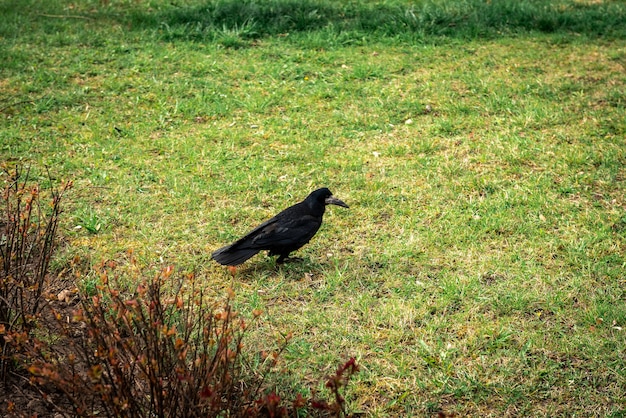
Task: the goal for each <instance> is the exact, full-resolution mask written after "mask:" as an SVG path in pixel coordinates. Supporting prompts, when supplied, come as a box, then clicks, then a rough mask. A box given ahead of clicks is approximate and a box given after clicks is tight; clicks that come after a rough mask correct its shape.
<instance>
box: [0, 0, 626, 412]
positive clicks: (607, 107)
mask: <svg viewBox="0 0 626 418" xmlns="http://www.w3.org/2000/svg"><path fill="white" fill-rule="evenodd" d="M0 14H1V15H3V16H4V17H3V19H2V22H0V60H1V64H0V164H2V165H3V166H4V167H11V166H15V165H16V164H21V165H26V166H31V167H32V168H31V172H32V173H33V176H34V177H35V178H40V179H42V181H44V180H45V178H46V176H47V175H46V167H47V168H48V170H49V172H50V174H51V176H52V177H53V178H54V179H55V180H58V181H60V180H62V179H63V180H73V181H74V184H75V186H74V188H73V189H72V191H71V193H70V194H69V195H68V198H67V200H66V204H65V213H64V219H63V224H62V231H61V234H62V236H63V240H64V242H65V245H64V247H63V249H62V251H61V252H59V254H57V258H56V260H55V262H54V269H55V271H56V272H58V273H60V274H65V273H68V272H72V273H74V274H76V277H77V279H78V283H79V286H83V287H84V288H87V289H88V288H89V287H90V286H94V285H95V284H96V283H97V281H98V275H97V273H96V272H95V271H94V270H93V269H92V267H93V266H94V265H97V264H98V263H100V262H102V261H103V260H116V261H118V262H119V263H121V264H122V265H123V264H124V263H125V261H126V260H127V258H128V257H129V256H128V251H129V250H132V251H133V253H134V254H135V256H137V257H138V259H139V260H140V263H141V264H142V265H143V266H146V268H154V267H156V266H160V265H163V264H173V265H175V266H176V268H177V269H178V270H181V271H192V270H193V271H196V272H197V274H198V275H200V276H202V277H205V280H206V282H207V284H208V285H210V286H211V287H212V288H213V289H215V293H216V294H223V293H225V291H226V289H227V288H232V289H234V291H235V294H236V296H235V297H236V304H237V305H238V306H239V307H240V309H241V310H242V311H247V312H250V311H252V310H253V309H261V310H263V311H264V312H265V314H264V316H263V320H262V323H261V325H260V326H259V327H258V328H257V329H256V331H255V335H253V336H251V338H250V340H249V343H250V346H251V349H252V350H256V349H257V348H259V347H261V348H262V347H265V346H272V344H274V341H275V339H276V338H277V336H279V335H281V334H287V333H293V339H292V340H291V342H290V345H289V346H288V348H287V351H286V352H285V355H284V358H283V361H284V366H285V368H286V369H287V370H289V373H286V374H284V375H283V376H282V377H281V379H282V380H281V381H279V382H278V384H279V385H281V386H282V387H283V388H284V389H283V390H287V391H298V390H303V387H304V386H306V385H305V384H306V383H309V382H316V381H318V380H320V379H321V377H323V376H324V375H325V374H328V373H332V372H333V370H334V368H335V367H336V366H337V365H338V364H339V363H341V362H343V361H345V360H346V359H347V358H348V357H350V356H354V357H356V359H357V361H358V363H359V364H360V365H361V373H360V374H358V376H357V377H356V379H355V381H354V383H353V384H352V386H351V387H350V389H349V391H348V397H349V401H350V410H351V411H353V412H364V413H365V416H372V417H386V416H431V415H433V414H436V413H437V412H438V411H444V412H446V413H457V414H458V415H459V416H498V417H500V416H550V417H554V416H614V417H621V416H625V415H626V402H625V400H624V399H626V396H625V394H626V331H625V329H626V274H625V271H626V256H625V254H626V183H625V181H626V168H625V167H626V4H625V3H623V2H619V1H611V0H598V1H586V0H567V1H566V0H559V1H547V0H546V1H544V0H537V1H530V0H522V1H513V0H492V1H491V2H484V1H479V0H466V1H463V2H457V1H453V0H437V1H435V0H424V1H421V0H418V1H417V2H414V3H411V2H407V1H403V0H384V1H379V2H374V1H362V2H355V1H349V0H340V1H330V0H320V1H311V0H303V1H292V0H258V1H256V2H255V1H251V0H246V1H235V0H221V1H209V0H204V1H200V0H181V1H175V2H170V1H164V0H151V1H130V0H110V1H95V0H81V1H74V2H72V1H66V0H52V1H41V0H24V1H20V2H15V1H12V0H0ZM322 186H327V187H329V188H330V189H331V190H332V191H333V193H334V194H335V195H336V196H337V197H339V198H340V199H342V200H344V201H345V202H346V203H348V204H349V205H350V209H349V210H344V209H342V208H338V207H334V206H333V207H330V208H329V209H328V211H327V213H326V217H325V223H324V225H323V226H322V228H321V230H320V232H319V233H318V235H317V236H316V237H315V238H314V240H313V241H312V242H311V243H310V244H309V245H307V246H305V247H304V248H303V249H302V250H300V251H299V252H298V253H297V254H294V255H299V256H301V257H303V259H304V261H302V262H300V263H292V264H287V265H284V266H277V265H276V264H275V263H274V260H273V259H270V258H268V257H266V256H265V255H260V256H257V257H255V258H253V259H251V260H250V261H248V262H247V263H246V264H245V265H244V266H243V268H241V269H239V270H238V271H237V274H236V275H235V277H232V276H231V275H230V273H229V272H228V270H227V269H225V268H223V267H221V266H218V265H217V264H216V263H214V262H212V261H211V260H210V254H211V252H212V251H213V250H214V249H216V248H217V247H219V246H221V245H224V244H226V243H228V242H230V241H231V240H233V239H235V238H237V237H238V236H240V235H242V234H243V233H245V232H247V231H248V230H249V229H250V228H252V227H254V226H256V225H257V224H258V223H260V222H261V221H263V220H265V219H267V218H269V217H271V216H272V215H274V214H275V213H276V212H278V211H279V210H281V209H283V208H285V207H287V206H289V205H290V204H293V203H295V202H297V201H299V200H301V199H302V198H304V197H305V196H306V195H307V194H308V193H309V192H310V191H312V190H313V189H315V188H317V187H322Z"/></svg>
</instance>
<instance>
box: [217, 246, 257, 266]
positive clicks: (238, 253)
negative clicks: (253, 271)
mask: <svg viewBox="0 0 626 418" xmlns="http://www.w3.org/2000/svg"><path fill="white" fill-rule="evenodd" d="M259 251H260V250H258V249H251V248H237V247H236V246H234V245H232V244H231V245H227V246H225V247H222V248H220V249H218V250H215V251H214V252H213V254H211V258H212V259H213V260H215V261H217V262H218V263H220V264H221V265H223V266H238V265H239V264H241V263H243V262H244V261H246V260H247V259H249V258H250V257H252V256H253V255H255V254H257V253H258V252H259Z"/></svg>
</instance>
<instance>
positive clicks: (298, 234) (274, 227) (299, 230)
mask: <svg viewBox="0 0 626 418" xmlns="http://www.w3.org/2000/svg"><path fill="white" fill-rule="evenodd" d="M320 225H321V219H319V218H317V217H315V216H311V215H301V216H298V217H297V218H295V217H294V218H287V219H285V218H279V217H274V218H272V219H270V220H268V221H266V222H264V223H262V224H261V225H259V226H258V227H256V228H255V229H253V230H252V231H250V232H249V233H248V234H247V235H246V236H244V237H242V238H241V239H239V240H237V242H236V243H234V244H233V247H237V248H258V249H266V248H267V247H281V246H289V245H293V244H295V243H300V242H302V244H304V243H306V242H308V241H309V240H310V239H311V238H312V237H313V235H315V233H316V232H317V230H318V229H319V227H320Z"/></svg>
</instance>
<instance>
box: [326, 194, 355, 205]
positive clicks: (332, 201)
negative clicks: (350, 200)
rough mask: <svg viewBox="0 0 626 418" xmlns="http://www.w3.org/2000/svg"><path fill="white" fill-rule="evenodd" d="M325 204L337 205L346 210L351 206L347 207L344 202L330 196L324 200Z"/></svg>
mask: <svg viewBox="0 0 626 418" xmlns="http://www.w3.org/2000/svg"><path fill="white" fill-rule="evenodd" d="M324 203H326V204H327V205H337V206H341V207H344V208H349V207H350V206H348V205H346V204H345V203H344V202H343V201H341V200H339V199H337V198H336V197H335V196H330V197H327V198H326V199H325V200H324Z"/></svg>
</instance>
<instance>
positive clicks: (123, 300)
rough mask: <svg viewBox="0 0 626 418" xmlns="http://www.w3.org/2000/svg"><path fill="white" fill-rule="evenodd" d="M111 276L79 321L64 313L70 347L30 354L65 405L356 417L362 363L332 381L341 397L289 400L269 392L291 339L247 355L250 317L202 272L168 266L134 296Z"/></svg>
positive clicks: (115, 412) (91, 412) (183, 413)
mask: <svg viewBox="0 0 626 418" xmlns="http://www.w3.org/2000/svg"><path fill="white" fill-rule="evenodd" d="M109 276H110V269H107V268H105V269H103V270H102V274H101V280H102V283H103V284H102V285H101V286H99V287H98V292H97V294H96V295H94V296H91V297H85V296H83V297H82V303H81V306H80V309H78V310H77V311H75V312H74V314H73V318H71V320H69V321H67V320H65V319H64V318H63V317H62V315H61V314H60V313H57V314H56V317H57V318H59V319H60V321H59V323H58V328H57V331H56V332H57V333H60V334H61V335H62V341H63V344H62V345H58V344H57V345H55V346H50V345H49V344H48V345H46V344H43V343H40V342H39V343H38V344H35V345H34V350H33V351H32V353H31V355H30V358H29V359H28V361H30V362H31V363H32V365H31V366H30V368H29V371H30V373H31V374H32V382H33V384H34V385H36V386H37V387H38V388H39V389H40V391H41V393H42V395H45V394H46V393H49V392H50V391H51V389H52V390H53V391H54V392H57V393H59V392H60V393H62V395H63V396H62V400H60V401H57V402H56V403H54V404H53V401H52V397H46V398H47V400H48V402H49V403H50V404H53V406H54V408H55V409H56V410H57V411H59V412H61V413H63V414H66V415H67V416H82V417H92V416H125V417H217V416H229V417H261V416H271V417H288V416H298V412H299V411H305V410H310V411H318V414H317V415H320V414H323V415H325V416H329V415H330V416H347V415H346V414H345V403H344V401H343V398H342V397H341V396H339V395H338V391H339V388H340V387H341V386H343V385H344V383H345V382H346V378H345V376H344V375H346V374H351V373H353V372H354V371H356V364H354V360H351V361H350V362H348V363H349V364H348V365H346V366H344V367H343V368H340V369H339V371H338V372H337V374H336V376H334V377H333V378H331V379H330V380H329V382H331V381H332V382H333V383H332V384H331V383H329V384H327V387H328V388H329V389H330V391H331V393H335V394H337V396H336V397H335V399H334V400H333V402H331V403H328V402H325V401H310V400H308V399H305V398H304V397H302V396H301V395H298V396H296V397H295V399H293V400H290V401H285V400H284V399H282V398H281V397H280V396H279V395H277V394H276V393H275V392H269V393H267V392H266V391H265V389H266V387H267V386H269V385H266V384H265V383H266V382H265V378H266V377H267V375H268V374H269V373H270V369H272V367H273V366H275V365H276V361H277V359H278V358H279V355H280V353H281V351H282V349H284V347H285V344H286V343H287V341H288V338H289V337H287V338H285V341H283V342H282V343H281V347H279V348H278V350H277V351H275V352H273V353H269V354H262V353H249V352H248V353H244V347H245V346H244V337H245V335H246V331H247V330H248V328H249V323H248V322H247V321H246V320H245V319H244V318H243V317H242V316H240V315H239V314H238V313H237V312H235V311H234V310H233V308H232V305H231V303H230V297H227V298H226V300H224V301H222V302H221V303H220V304H218V305H216V304H214V303H212V302H211V301H210V300H207V298H206V297H205V295H204V291H203V289H202V288H201V287H200V286H197V285H196V279H195V277H194V276H193V275H186V276H183V277H175V276H176V275H175V274H173V268H171V267H167V268H165V269H163V270H162V271H161V272H160V273H159V274H157V275H156V276H155V277H154V278H153V279H151V280H148V281H144V282H141V283H140V284H139V285H138V286H136V288H135V289H134V291H132V292H127V291H124V292H123V291H120V290H119V288H120V286H119V280H118V279H116V278H111V277H109ZM260 314H261V312H254V313H253V314H252V315H251V318H250V323H253V322H254V321H255V320H257V319H258V316H259V315H260ZM251 356H257V359H256V360H255V361H254V362H251V361H249V360H250V358H251ZM251 363H254V364H259V365H258V366H251V365H250V364H251ZM309 415H310V414H309Z"/></svg>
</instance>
